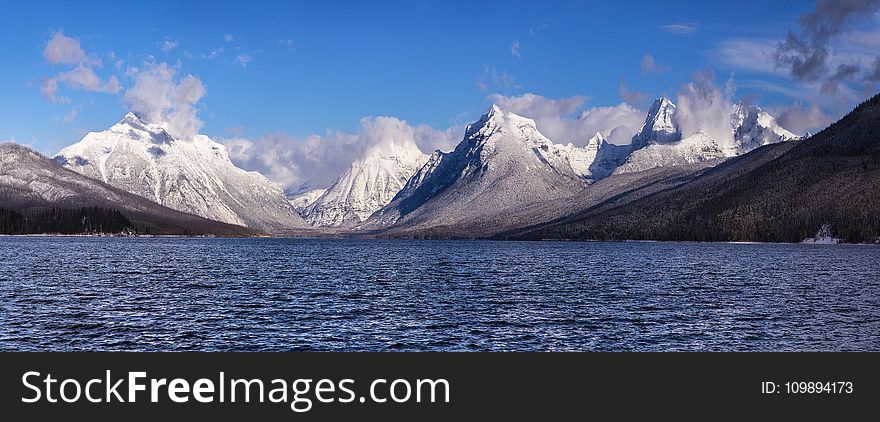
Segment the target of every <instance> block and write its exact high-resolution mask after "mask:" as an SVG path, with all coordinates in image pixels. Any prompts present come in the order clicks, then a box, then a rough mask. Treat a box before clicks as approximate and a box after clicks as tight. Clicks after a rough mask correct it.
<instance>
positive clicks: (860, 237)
mask: <svg viewBox="0 0 880 422" xmlns="http://www.w3.org/2000/svg"><path fill="white" fill-rule="evenodd" d="M823 224H829V225H830V226H831V234H832V236H834V237H837V238H839V239H841V240H842V241H844V242H847V243H878V242H880V96H875V97H874V98H872V99H870V100H868V101H866V102H864V103H862V104H861V105H859V106H858V107H857V108H856V109H855V110H853V111H852V112H851V113H850V114H848V115H847V116H845V117H844V118H843V119H841V120H840V121H838V122H837V123H834V124H833V125H831V126H830V127H828V128H827V129H825V130H823V131H822V132H819V133H817V134H816V135H814V136H812V137H810V138H809V139H805V140H801V141H790V142H786V143H782V144H774V145H769V146H765V147H763V148H759V149H758V150H755V151H752V152H750V153H748V154H746V155H743V156H741V157H737V158H734V159H731V160H728V161H726V162H724V163H722V164H720V165H718V166H717V167H715V168H713V169H711V170H709V171H707V172H705V173H704V174H702V175H701V176H700V177H697V178H696V179H694V180H693V181H691V182H689V183H687V184H685V185H683V186H679V187H676V188H674V189H670V190H667V191H663V192H659V193H657V194H654V195H650V196H648V197H645V198H641V199H638V200H635V201H633V202H631V203H627V204H625V205H623V206H618V207H613V208H609V207H603V206H602V204H600V205H599V206H595V207H593V208H591V209H587V210H584V211H583V212H581V213H580V214H578V215H575V216H572V217H567V218H565V219H563V220H560V221H557V222H552V223H550V224H547V225H544V226H543V227H538V228H532V229H531V230H528V231H526V232H524V233H520V234H519V236H513V237H514V238H523V239H580V240H689V241H758V242H800V241H802V240H804V239H805V238H808V237H812V236H815V235H816V232H817V231H818V230H819V228H820V227H822V225H823Z"/></svg>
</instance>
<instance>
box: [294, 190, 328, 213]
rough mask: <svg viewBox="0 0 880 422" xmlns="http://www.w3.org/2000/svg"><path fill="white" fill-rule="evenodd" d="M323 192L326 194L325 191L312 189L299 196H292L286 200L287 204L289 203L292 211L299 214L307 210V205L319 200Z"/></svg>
mask: <svg viewBox="0 0 880 422" xmlns="http://www.w3.org/2000/svg"><path fill="white" fill-rule="evenodd" d="M324 192H327V189H324V188H318V189H312V190H310V191H307V192H303V193H301V194H299V195H296V196H294V197H293V198H290V199H288V202H290V205H292V206H293V209H295V210H296V211H297V212H300V213H301V212H303V210H305V209H306V208H308V207H309V205H312V204H314V203H315V201H317V200H318V198H320V197H321V195H323V194H324Z"/></svg>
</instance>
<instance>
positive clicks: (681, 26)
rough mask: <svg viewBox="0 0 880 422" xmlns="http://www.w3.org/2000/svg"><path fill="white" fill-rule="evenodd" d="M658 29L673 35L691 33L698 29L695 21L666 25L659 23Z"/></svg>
mask: <svg viewBox="0 0 880 422" xmlns="http://www.w3.org/2000/svg"><path fill="white" fill-rule="evenodd" d="M660 29H662V30H664V31H666V32H668V33H670V34H675V35H691V34H693V33H695V32H697V30H698V29H699V25H697V24H696V23H671V24H668V25H661V26H660Z"/></svg>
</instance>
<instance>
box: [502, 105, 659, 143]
mask: <svg viewBox="0 0 880 422" xmlns="http://www.w3.org/2000/svg"><path fill="white" fill-rule="evenodd" d="M488 99H489V100H490V101H492V102H494V103H495V104H497V105H498V106H499V107H501V108H502V109H504V110H506V111H510V112H513V113H515V114H519V115H521V116H524V117H528V118H531V119H533V120H535V124H536V125H537V126H538V130H540V131H541V133H543V134H544V135H545V136H547V137H548V138H550V139H551V140H552V141H553V142H556V143H569V142H570V143H573V144H575V145H584V144H585V143H586V142H587V141H588V140H589V139H590V138H591V137H593V135H595V134H596V132H600V133H602V135H604V136H605V137H606V138H607V139H608V141H609V142H612V143H615V144H628V143H629V142H630V141H631V140H632V136H633V135H634V134H635V133H636V131H638V129H639V128H641V126H642V124H643V123H644V121H645V113H644V112H642V111H640V110H638V109H636V108H634V107H632V106H630V105H627V104H618V105H616V106H612V107H593V108H589V109H586V110H583V111H581V112H580V113H578V111H579V110H581V109H582V108H583V105H584V104H585V103H586V101H587V100H588V97H585V96H575V97H568V98H559V99H551V98H546V97H542V96H540V95H535V94H523V95H519V96H504V95H501V94H492V95H490V96H489V97H488Z"/></svg>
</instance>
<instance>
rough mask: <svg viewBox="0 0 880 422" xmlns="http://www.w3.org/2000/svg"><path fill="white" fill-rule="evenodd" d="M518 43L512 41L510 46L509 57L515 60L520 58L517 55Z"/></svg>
mask: <svg viewBox="0 0 880 422" xmlns="http://www.w3.org/2000/svg"><path fill="white" fill-rule="evenodd" d="M519 48H520V47H519V41H514V42H513V44H511V45H510V55H511V56H513V57H516V58H518V59H519V58H521V56H520V55H519Z"/></svg>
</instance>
